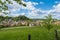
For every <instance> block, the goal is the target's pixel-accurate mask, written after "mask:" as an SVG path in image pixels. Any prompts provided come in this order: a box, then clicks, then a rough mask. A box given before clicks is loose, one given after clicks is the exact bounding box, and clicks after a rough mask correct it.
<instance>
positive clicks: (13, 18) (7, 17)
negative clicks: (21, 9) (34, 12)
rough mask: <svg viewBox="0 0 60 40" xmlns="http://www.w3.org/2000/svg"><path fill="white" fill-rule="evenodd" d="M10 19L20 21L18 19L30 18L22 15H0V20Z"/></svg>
mask: <svg viewBox="0 0 60 40" xmlns="http://www.w3.org/2000/svg"><path fill="white" fill-rule="evenodd" d="M9 19H11V20H14V21H18V20H29V18H28V17H26V16H21V15H20V16H18V17H9V16H6V17H4V16H0V21H3V20H9Z"/></svg>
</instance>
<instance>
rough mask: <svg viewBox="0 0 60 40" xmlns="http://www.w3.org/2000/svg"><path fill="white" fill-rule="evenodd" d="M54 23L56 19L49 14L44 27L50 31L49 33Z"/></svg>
mask: <svg viewBox="0 0 60 40" xmlns="http://www.w3.org/2000/svg"><path fill="white" fill-rule="evenodd" d="M53 21H54V19H53V18H52V15H51V14H48V16H46V17H45V20H44V26H45V27H46V28H47V29H48V31H49V30H50V29H51V28H52V27H53Z"/></svg>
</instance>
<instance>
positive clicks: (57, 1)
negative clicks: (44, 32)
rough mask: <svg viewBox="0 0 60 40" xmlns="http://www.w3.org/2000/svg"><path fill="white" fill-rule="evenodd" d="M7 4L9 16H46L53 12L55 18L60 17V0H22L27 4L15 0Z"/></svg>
mask: <svg viewBox="0 0 60 40" xmlns="http://www.w3.org/2000/svg"><path fill="white" fill-rule="evenodd" d="M12 2H13V4H7V6H8V8H9V9H8V11H10V12H11V13H10V14H8V15H9V16H19V15H25V16H27V17H29V18H35V19H36V18H44V17H45V16H47V15H48V14H51V15H52V16H53V18H56V19H60V0H22V2H23V3H25V4H26V5H27V6H26V7H24V6H22V5H19V4H18V3H16V2H15V1H12Z"/></svg>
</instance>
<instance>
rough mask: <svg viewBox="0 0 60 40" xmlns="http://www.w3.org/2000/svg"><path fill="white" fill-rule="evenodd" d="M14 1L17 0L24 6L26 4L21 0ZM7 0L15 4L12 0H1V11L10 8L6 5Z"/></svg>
mask: <svg viewBox="0 0 60 40" xmlns="http://www.w3.org/2000/svg"><path fill="white" fill-rule="evenodd" d="M13 1H16V2H17V3H18V4H22V5H23V6H26V5H25V4H24V3H22V2H21V0H13ZM7 2H8V3H9V4H13V3H12V2H11V1H10V0H4V2H3V1H2V0H0V11H2V10H8V7H7V6H6V3H7ZM1 9H2V10H1Z"/></svg>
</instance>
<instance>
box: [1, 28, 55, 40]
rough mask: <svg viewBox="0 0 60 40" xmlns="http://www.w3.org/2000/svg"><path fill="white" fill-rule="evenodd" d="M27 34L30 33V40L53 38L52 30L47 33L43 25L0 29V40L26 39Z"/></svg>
mask: <svg viewBox="0 0 60 40" xmlns="http://www.w3.org/2000/svg"><path fill="white" fill-rule="evenodd" d="M28 34H31V40H54V30H53V29H51V31H50V32H49V33H48V30H47V29H46V28H44V27H31V28H29V27H27V28H15V29H7V30H6V29H4V30H0V40H28Z"/></svg>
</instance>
